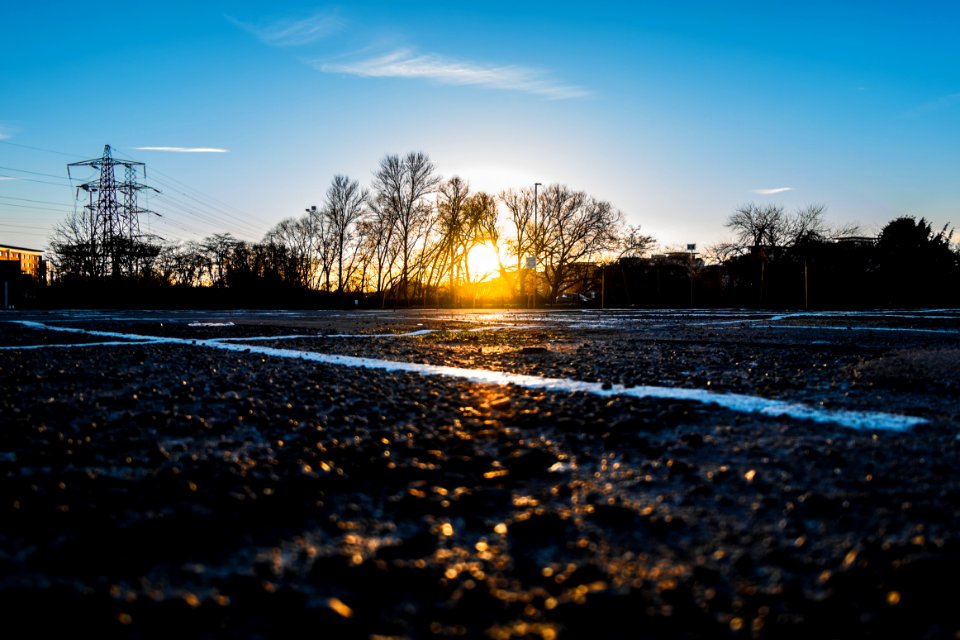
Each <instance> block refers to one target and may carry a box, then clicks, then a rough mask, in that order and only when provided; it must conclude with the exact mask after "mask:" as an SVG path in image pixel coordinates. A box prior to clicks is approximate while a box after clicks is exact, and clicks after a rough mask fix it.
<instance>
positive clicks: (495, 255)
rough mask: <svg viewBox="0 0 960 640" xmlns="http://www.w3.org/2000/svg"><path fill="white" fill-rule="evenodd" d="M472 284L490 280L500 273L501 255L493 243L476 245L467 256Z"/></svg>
mask: <svg viewBox="0 0 960 640" xmlns="http://www.w3.org/2000/svg"><path fill="white" fill-rule="evenodd" d="M467 267H468V268H469V269H470V273H469V276H470V281H471V282H483V281H484V280H490V279H492V278H494V277H496V276H497V274H498V273H500V254H499V252H498V251H497V248H496V246H494V244H493V243H492V242H489V241H487V242H482V243H480V244H477V245H474V246H473V248H472V249H470V253H469V254H468V255H467Z"/></svg>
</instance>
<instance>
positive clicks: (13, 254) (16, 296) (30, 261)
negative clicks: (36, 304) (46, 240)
mask: <svg viewBox="0 0 960 640" xmlns="http://www.w3.org/2000/svg"><path fill="white" fill-rule="evenodd" d="M46 278H47V273H46V265H45V263H44V262H43V254H42V253H41V252H40V251H37V250H36V249H25V248H24V247H10V246H6V245H2V244H0V309H12V308H14V304H15V303H16V304H17V305H21V304H23V303H25V302H28V301H29V300H32V299H34V298H35V296H36V293H37V287H38V286H41V285H43V284H45V281H46Z"/></svg>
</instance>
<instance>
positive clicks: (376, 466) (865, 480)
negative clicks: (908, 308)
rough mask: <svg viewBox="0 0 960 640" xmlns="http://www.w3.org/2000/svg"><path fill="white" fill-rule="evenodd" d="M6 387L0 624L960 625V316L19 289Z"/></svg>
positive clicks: (808, 629)
mask: <svg viewBox="0 0 960 640" xmlns="http://www.w3.org/2000/svg"><path fill="white" fill-rule="evenodd" d="M4 321H6V322H4ZM21 321H35V322H39V323H43V325H44V326H45V327H46V328H42V327H37V326H27V325H24V324H21ZM197 323H203V325H198V324H197ZM191 325H194V326H191ZM54 328H60V329H63V328H71V329H80V330H83V331H84V333H77V332H64V331H54V330H52V329H54ZM96 332H101V333H100V334H98V333H96ZM104 334H109V335H104ZM113 334H124V335H135V336H139V338H138V339H136V340H125V339H123V338H122V337H119V336H118V335H113ZM143 336H152V337H155V338H162V339H165V340H167V342H163V341H144V340H143V338H142V337H143ZM337 336H339V337H337ZM347 336H349V337H347ZM78 343H85V346H79V345H78ZM222 344H231V345H237V344H239V345H244V348H249V351H246V352H245V351H226V350H223V349H222V348H219V347H218V345H222ZM33 346H38V348H31V347H33ZM259 347H276V348H280V349H288V350H291V349H292V350H300V351H304V352H310V353H313V352H318V353H325V354H340V355H347V356H356V357H364V358H376V359H380V360H389V361H396V362H407V363H410V362H412V363H425V364H432V365H447V366H453V367H459V368H470V369H489V370H496V371H504V372H509V373H520V374H527V375H533V376H545V377H551V378H570V379H574V380H583V381H590V382H597V383H602V384H603V385H604V386H606V387H610V386H611V385H625V386H627V387H632V386H635V385H656V386H667V387H680V388H685V389H702V390H708V391H716V392H736V393H741V394H750V395H756V396H759V397H763V398H777V399H783V400H789V401H794V402H803V403H806V404H807V405H810V406H814V407H822V408H824V409H825V410H828V411H829V410H860V411H879V412H887V413H893V414H903V415H910V416H917V417H920V418H924V419H925V420H926V423H925V424H921V425H919V426H916V427H913V428H912V429H909V430H907V431H903V432H897V431H889V430H884V429H879V428H866V429H859V430H854V429H848V428H844V427H841V426H839V425H836V424H831V423H829V422H821V423H815V422H812V421H809V420H799V419H795V418H791V417H789V416H785V415H784V416H765V415H759V414H757V413H744V412H735V411H731V410H726V409H721V408H719V407H717V406H715V405H711V404H706V403H703V402H692V401H682V400H672V399H651V398H634V397H627V396H620V395H613V396H603V395H598V394H597V393H579V392H578V393H570V392H555V391H544V390H538V389H530V388H520V387H516V386H505V385H495V384H489V385H484V384H477V383H473V382H469V381H465V380H463V379H458V378H455V377H446V376H438V375H419V374H417V373H410V372H402V371H389V370H387V371H384V370H371V369H365V368H360V367H354V366H336V365H331V364H324V363H319V362H314V361H310V360H309V359H302V358H280V357H272V356H270V355H266V354H264V353H258V352H257V348H259ZM0 379H2V381H3V392H2V395H0V402H2V406H0V416H2V418H0V420H2V423H3V428H2V430H0V477H2V482H0V611H2V612H3V614H4V620H5V625H4V626H5V631H4V637H8V638H18V637H24V638H27V637H30V638H34V637H45V636H48V635H49V634H51V633H77V632H78V631H80V630H83V631H85V632H87V633H88V634H93V635H94V636H96V637H124V638H154V637H156V638H161V637H162V638H169V637H171V636H174V635H177V636H181V637H191V638H193V637H202V638H274V637H279V638H286V637H292V636H295V635H296V636H299V635H303V634H310V635H319V636H320V637H330V638H374V637H379V638H388V637H393V638H423V637H434V636H440V637H445V636H453V637H466V638H504V639H505V638H543V639H548V640H549V639H551V638H581V637H591V638H718V637H731V638H811V637H822V638H853V637H874V638H887V637H891V638H894V637H895V638H957V637H960V611H958V610H957V608H956V606H955V600H956V588H955V586H953V585H954V584H955V582H954V580H955V579H956V575H957V574H958V570H960V479H958V475H957V473H956V470H957V468H958V465H960V440H958V434H960V431H958V426H960V407H958V406H957V401H956V399H957V397H958V396H960V312H955V311H942V310H941V311H930V312H907V313H898V312H876V313H871V314H840V313H838V314H821V315H801V314H794V315H785V314H779V315H778V314H764V313H760V312H749V311H730V312H722V313H721V312H702V313H683V312H662V313H661V312H640V311H630V312H615V311H610V312H600V311H590V312H579V311H568V312H554V313H542V312H513V313H509V312H507V313H480V312H477V313H468V312H460V313H453V312H440V311H410V312H383V313H355V314H347V313H329V312H328V313H324V312H313V313H294V312H274V313H267V312H231V313H212V312H210V313H203V312H178V313H169V312H140V313H108V312H100V313H91V312H86V313H81V312H75V313H69V312H63V313H45V314H42V313H41V314H27V313H16V314H9V313H8V314H3V315H2V316H0ZM878 424H879V423H878Z"/></svg>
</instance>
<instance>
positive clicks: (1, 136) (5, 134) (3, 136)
mask: <svg viewBox="0 0 960 640" xmlns="http://www.w3.org/2000/svg"><path fill="white" fill-rule="evenodd" d="M12 137H13V135H12V134H11V133H10V132H9V131H7V130H6V129H4V128H3V127H0V140H9V139H10V138H12Z"/></svg>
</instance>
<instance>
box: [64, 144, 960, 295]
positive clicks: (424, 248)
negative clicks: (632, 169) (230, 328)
mask: <svg viewBox="0 0 960 640" xmlns="http://www.w3.org/2000/svg"><path fill="white" fill-rule="evenodd" d="M825 211H826V208H825V207H824V206H823V205H810V206H807V207H804V208H801V209H799V210H797V211H795V212H793V213H788V212H786V211H785V210H784V209H783V207H782V206H779V205H763V206H761V205H756V204H753V203H750V204H745V205H743V206H740V207H738V208H737V209H736V210H735V211H734V212H733V213H731V214H730V215H729V217H728V219H727V221H726V226H727V228H728V229H729V230H730V231H731V233H732V236H733V237H732V239H731V240H730V241H729V242H724V243H720V244H717V245H714V246H712V247H709V248H707V250H706V252H705V253H703V254H693V253H692V252H683V251H677V252H667V253H664V254H651V250H652V249H653V248H654V246H655V239H654V238H653V237H651V236H649V235H646V234H644V233H642V231H641V229H640V227H639V226H633V227H631V226H629V225H627V224H626V223H625V221H624V216H623V214H622V212H621V211H619V210H618V209H616V208H615V207H614V206H613V205H612V204H610V203H609V202H607V201H604V200H601V199H597V198H594V197H592V196H590V195H588V194H587V193H585V192H583V191H576V190H573V189H570V188H569V187H567V186H565V185H561V184H550V185H546V186H543V187H541V186H540V185H539V184H538V185H535V186H528V187H524V188H519V189H508V190H505V191H502V192H501V193H499V194H496V195H493V194H489V193H485V192H482V191H477V192H474V191H471V189H470V185H469V183H468V182H467V180H465V179H463V178H461V177H459V176H453V177H450V178H448V179H443V178H442V177H441V176H440V175H439V173H438V172H437V168H436V166H435V165H434V163H433V162H432V161H431V160H430V158H429V157H428V156H427V155H426V154H425V153H422V152H410V153H407V154H406V155H402V156H401V155H386V156H385V157H383V159H382V160H381V161H380V162H379V164H378V166H377V168H376V169H375V170H374V172H373V176H372V180H371V184H370V186H369V187H364V186H361V184H360V183H359V181H358V180H355V179H352V178H350V177H348V176H344V175H337V176H334V177H333V179H332V181H331V182H330V184H329V186H328V187H327V189H326V192H325V194H324V197H323V199H322V201H321V203H320V204H319V205H313V206H309V207H306V208H305V209H304V212H303V213H302V214H301V215H299V216H293V217H289V218H286V219H283V220H281V221H280V222H279V223H277V224H276V225H274V227H273V228H271V229H270V230H269V231H268V232H267V233H266V234H265V235H264V237H263V238H262V239H261V240H260V241H258V242H248V241H243V240H239V239H237V238H235V237H233V236H232V235H231V234H230V233H229V232H224V233H216V234H213V235H211V236H209V237H207V238H204V239H203V240H200V241H188V242H168V241H165V240H163V239H162V238H158V237H155V236H140V237H136V238H131V237H118V238H109V239H104V238H97V237H96V230H94V229H90V228H88V226H87V221H86V218H85V216H84V215H82V214H75V215H73V216H70V217H68V218H67V219H66V220H64V221H63V222H62V223H61V224H60V225H58V227H57V228H56V230H55V232H54V236H53V238H52V240H51V247H52V256H51V259H50V262H51V265H52V267H53V269H52V271H53V272H54V273H55V279H54V285H55V286H54V287H51V288H50V289H51V290H52V293H53V295H52V296H51V297H52V298H53V299H55V300H58V301H59V302H60V303H66V304H96V305H103V304H108V305H110V304H123V303H124V301H125V302H126V303H128V304H138V303H139V304H142V303H144V302H146V303H148V304H152V305H155V304H158V303H162V301H164V300H166V301H167V302H168V303H169V304H186V305H201V306H202V305H211V304H212V305H217V304H222V305H230V306H237V305H241V306H343V305H349V306H353V305H358V306H359V305H361V304H362V305H363V306H367V307H369V306H379V307H383V306H409V305H431V306H432V305H436V306H463V305H469V304H472V303H475V302H476V299H477V295H478V292H479V291H481V288H482V287H481V284H483V287H484V288H483V291H484V295H485V296H486V299H487V302H489V303H491V304H503V305H525V304H529V303H530V302H531V301H536V302H539V303H548V304H554V303H557V302H559V301H564V299H572V304H580V305H595V306H601V305H604V306H624V305H626V306H759V307H779V308H782V307H794V308H811V307H833V308H836V307H857V306H861V307H868V306H883V305H891V306H913V305H924V304H956V303H958V302H960V299H958V293H957V292H958V291H960V287H957V284H960V266H958V252H957V250H956V249H955V248H954V247H952V246H951V245H950V232H949V231H948V230H947V228H946V227H944V228H943V229H941V230H940V231H939V232H935V231H934V230H932V229H931V228H930V224H929V223H928V222H927V221H926V220H924V219H922V218H921V219H920V220H919V221H918V220H916V219H915V218H913V217H910V216H904V217H901V218H897V219H895V220H893V221H891V222H890V223H889V224H888V225H886V226H885V227H884V229H883V230H882V231H881V233H880V235H879V237H877V238H868V237H863V236H861V235H860V230H859V229H858V228H857V227H856V226H855V225H844V226H831V225H829V224H828V223H827V221H826V218H825ZM107 245H109V246H110V247H111V250H112V251H114V252H117V251H119V252H120V254H122V255H119V256H113V257H112V259H110V260H104V257H103V256H98V255H97V254H96V247H97V246H107ZM478 245H488V246H491V247H493V248H494V249H495V251H494V255H496V256H497V257H498V259H499V260H500V262H499V264H497V265H496V274H495V276H493V277H491V278H490V280H495V281H496V287H491V286H489V285H490V282H487V283H480V282H479V280H480V279H481V275H482V274H477V273H471V261H470V256H471V252H472V251H473V250H474V248H475V247H477V246H478ZM531 257H535V264H531V263H530V262H529V260H530V258H531ZM530 267H535V268H530Z"/></svg>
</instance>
